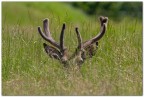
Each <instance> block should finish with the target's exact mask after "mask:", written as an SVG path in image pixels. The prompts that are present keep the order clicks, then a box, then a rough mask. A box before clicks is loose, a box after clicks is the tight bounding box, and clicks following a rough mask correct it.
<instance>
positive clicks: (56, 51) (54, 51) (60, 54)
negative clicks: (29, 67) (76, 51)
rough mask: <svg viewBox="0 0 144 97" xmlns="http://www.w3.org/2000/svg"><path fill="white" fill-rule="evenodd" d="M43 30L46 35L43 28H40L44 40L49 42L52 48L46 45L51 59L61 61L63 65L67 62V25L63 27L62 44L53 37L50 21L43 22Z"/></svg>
mask: <svg viewBox="0 0 144 97" xmlns="http://www.w3.org/2000/svg"><path fill="white" fill-rule="evenodd" d="M43 28H44V32H45V34H44V33H43V32H42V30H41V27H38V32H39V33H40V35H41V36H42V38H43V39H45V40H46V41H48V42H49V43H50V44H51V45H52V46H53V47H52V46H49V45H47V44H46V43H44V44H43V45H44V48H45V51H46V52H47V53H48V54H49V56H50V57H53V58H55V59H58V60H61V61H62V63H66V61H67V49H66V48H65V47H64V41H63V40H64V30H65V23H64V24H63V26H62V30H61V34H60V43H57V42H56V41H55V40H54V39H53V38H52V36H51V33H50V30H49V20H48V19H45V20H44V21H43Z"/></svg>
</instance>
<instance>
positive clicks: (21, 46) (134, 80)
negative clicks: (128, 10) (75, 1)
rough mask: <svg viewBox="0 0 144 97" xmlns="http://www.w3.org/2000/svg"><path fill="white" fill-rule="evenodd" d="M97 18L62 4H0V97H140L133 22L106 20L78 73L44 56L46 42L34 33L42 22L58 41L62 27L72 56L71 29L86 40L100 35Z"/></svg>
mask: <svg viewBox="0 0 144 97" xmlns="http://www.w3.org/2000/svg"><path fill="white" fill-rule="evenodd" d="M98 17H99V16H96V17H93V18H90V17H88V16H86V15H85V14H84V13H83V12H81V11H80V10H78V9H75V8H73V7H71V6H68V5H67V4H65V3H56V2H55V3H50V2H49V3H44V2H43V3H35V2H32V3H31V2H28V3H27V2H24V3H23V2H20V3H17V2H2V95H5V96H6V95H7V96H9V95H11V96H13V95H23V96H25V95H38V96H39V95H41V96H43V95H45V96H48V95H49V96H51V95H81V96H82V95H83V96H84V95H90V96H91V95H95V96H97V95H99V96H100V95H107V96H111V95H112V96H113V95H115V96H116V95H125V96H129V95H142V94H143V87H142V85H143V81H142V79H143V68H142V67H143V65H142V21H141V20H139V19H137V18H130V17H124V18H123V20H122V21H113V20H112V19H111V17H109V22H108V26H107V27H108V28H107V31H106V34H105V35H104V37H103V38H102V39H101V40H100V41H99V48H98V51H97V54H96V55H95V56H94V57H93V58H92V59H87V60H86V61H85V63H84V64H83V65H82V67H81V69H75V64H73V65H72V67H71V68H68V69H66V68H64V67H63V65H62V64H61V63H59V62H58V61H56V60H54V59H51V58H49V56H48V55H47V54H46V53H45V51H44V49H43V45H42V44H43V43H44V42H46V41H45V40H43V39H42V38H41V36H40V35H39V33H38V31H37V27H38V26H41V27H42V20H43V19H44V18H49V20H50V30H51V33H52V36H53V37H54V39H55V40H57V41H58V40H59V35H60V31H61V27H62V23H63V22H65V23H66V32H65V39H64V40H65V41H64V42H65V44H66V46H67V47H68V49H69V51H70V52H74V50H75V48H76V47H77V38H76V34H75V27H76V26H78V27H79V31H80V33H81V36H82V38H83V40H88V39H90V38H92V37H94V36H95V35H97V34H98V32H99V31H100V22H99V19H98Z"/></svg>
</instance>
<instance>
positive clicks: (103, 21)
mask: <svg viewBox="0 0 144 97" xmlns="http://www.w3.org/2000/svg"><path fill="white" fill-rule="evenodd" d="M100 22H101V30H100V33H99V34H98V35H97V36H95V37H94V38H92V39H90V40H88V41H86V42H84V43H83V47H84V48H85V47H87V46H89V45H90V44H93V43H94V42H96V41H98V40H99V39H101V38H102V37H103V35H104V34H105V32H106V28H107V22H108V18H107V17H103V16H101V17H100Z"/></svg>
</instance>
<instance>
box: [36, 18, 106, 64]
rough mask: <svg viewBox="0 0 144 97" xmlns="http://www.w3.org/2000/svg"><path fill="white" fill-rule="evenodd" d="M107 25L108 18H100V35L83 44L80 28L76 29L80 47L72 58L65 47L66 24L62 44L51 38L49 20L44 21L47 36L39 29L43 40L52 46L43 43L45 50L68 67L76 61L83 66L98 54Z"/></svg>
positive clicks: (61, 36) (62, 34)
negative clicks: (70, 62)
mask: <svg viewBox="0 0 144 97" xmlns="http://www.w3.org/2000/svg"><path fill="white" fill-rule="evenodd" d="M107 23H108V18H107V17H103V16H101V17H100V24H101V30H100V33H99V34H98V35H97V36H95V37H93V38H91V39H89V40H87V41H85V42H82V38H81V35H80V33H79V31H78V28H77V27H76V28H75V32H76V35H77V39H78V46H77V48H76V50H75V52H74V53H73V54H72V55H71V56H68V49H67V48H66V47H65V46H64V30H65V23H64V24H63V26H62V30H61V34H60V43H57V42H56V41H55V40H54V39H53V38H52V37H51V33H50V30H49V20H48V19H45V20H44V21H43V28H44V32H45V34H44V33H43V32H42V30H41V28H40V27H38V32H39V33H40V35H41V36H42V38H43V39H45V40H46V41H48V42H49V43H50V44H51V45H48V44H46V43H43V46H44V49H45V51H46V53H47V54H48V55H49V57H50V58H53V59H56V60H59V61H60V62H61V63H62V64H64V65H68V64H69V61H70V60H72V59H74V60H75V63H76V64H78V65H81V64H82V63H83V62H84V61H85V60H86V59H87V58H92V57H93V56H94V55H95V54H96V50H97V48H98V41H99V40H100V39H101V38H102V37H103V35H104V34H105V32H106V28H107Z"/></svg>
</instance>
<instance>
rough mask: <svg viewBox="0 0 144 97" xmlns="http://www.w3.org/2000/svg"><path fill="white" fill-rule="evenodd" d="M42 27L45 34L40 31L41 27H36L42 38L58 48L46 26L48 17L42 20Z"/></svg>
mask: <svg viewBox="0 0 144 97" xmlns="http://www.w3.org/2000/svg"><path fill="white" fill-rule="evenodd" d="M43 28H44V32H45V33H46V35H47V36H46V35H45V34H44V33H43V32H42V30H41V27H38V32H39V33H40V35H41V36H42V38H43V39H45V40H46V41H48V42H49V43H50V44H52V45H53V46H55V47H57V48H59V49H60V46H59V44H58V43H57V42H56V41H55V40H54V39H53V38H52V37H51V34H50V31H49V28H48V19H45V20H44V21H43Z"/></svg>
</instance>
